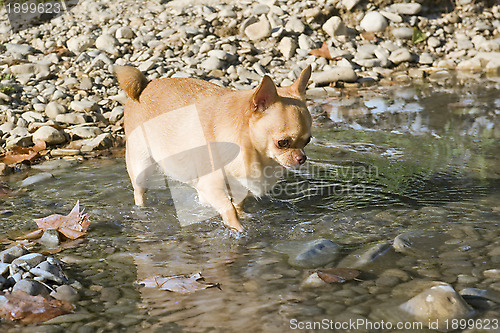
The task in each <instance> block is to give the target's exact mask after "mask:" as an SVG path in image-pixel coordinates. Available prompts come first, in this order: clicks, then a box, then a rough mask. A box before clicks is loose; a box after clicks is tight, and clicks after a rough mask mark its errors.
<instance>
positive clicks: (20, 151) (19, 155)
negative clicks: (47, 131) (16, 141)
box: [0, 140, 47, 165]
mask: <svg viewBox="0 0 500 333" xmlns="http://www.w3.org/2000/svg"><path fill="white" fill-rule="evenodd" d="M46 148H47V144H46V143H45V142H44V141H40V140H38V141H37V142H35V145H34V146H33V147H29V148H25V147H18V146H15V147H13V148H12V149H11V150H9V151H7V152H5V153H3V154H1V155H0V162H2V163H5V164H7V165H15V164H18V163H22V162H32V161H33V160H35V159H37V158H38V157H40V152H41V151H43V150H45V149H46Z"/></svg>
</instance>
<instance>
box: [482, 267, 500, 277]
mask: <svg viewBox="0 0 500 333" xmlns="http://www.w3.org/2000/svg"><path fill="white" fill-rule="evenodd" d="M483 276H484V277H485V278H490V279H500V269H496V268H493V269H487V270H485V271H484V272H483Z"/></svg>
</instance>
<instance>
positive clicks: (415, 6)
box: [388, 2, 422, 15]
mask: <svg viewBox="0 0 500 333" xmlns="http://www.w3.org/2000/svg"><path fill="white" fill-rule="evenodd" d="M388 10H389V11H392V12H394V13H398V14H404V15H417V14H418V13H420V11H421V10H422V5H421V4H419V3H416V2H413V3H395V4H392V5H391V6H389V8H388Z"/></svg>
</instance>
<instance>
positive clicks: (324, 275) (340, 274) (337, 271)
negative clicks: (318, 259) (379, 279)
mask: <svg viewBox="0 0 500 333" xmlns="http://www.w3.org/2000/svg"><path fill="white" fill-rule="evenodd" d="M316 273H317V274H318V276H319V277H320V278H321V280H323V281H325V282H326V283H344V282H346V281H349V280H353V279H355V278H356V277H358V275H359V274H360V271H358V270H357V269H351V268H325V269H320V270H318V271H317V272H316Z"/></svg>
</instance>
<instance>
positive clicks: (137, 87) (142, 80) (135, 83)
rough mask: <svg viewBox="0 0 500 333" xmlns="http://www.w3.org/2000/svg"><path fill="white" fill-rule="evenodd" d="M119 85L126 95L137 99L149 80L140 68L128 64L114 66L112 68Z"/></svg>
mask: <svg viewBox="0 0 500 333" xmlns="http://www.w3.org/2000/svg"><path fill="white" fill-rule="evenodd" d="M113 70H114V72H115V75H116V78H117V79H118V82H119V83H120V87H121V88H122V89H123V90H125V92H126V93H127V95H128V97H130V98H132V99H135V100H136V101H138V100H139V96H141V93H142V91H143V90H144V88H146V86H147V85H148V83H149V81H148V79H146V77H145V76H144V74H142V73H141V71H140V70H138V69H137V68H134V67H130V66H114V68H113Z"/></svg>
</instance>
